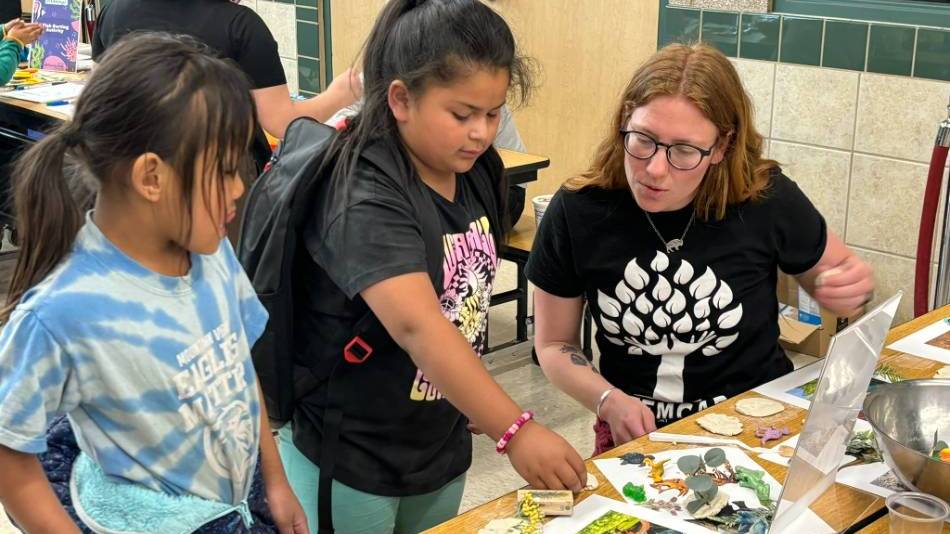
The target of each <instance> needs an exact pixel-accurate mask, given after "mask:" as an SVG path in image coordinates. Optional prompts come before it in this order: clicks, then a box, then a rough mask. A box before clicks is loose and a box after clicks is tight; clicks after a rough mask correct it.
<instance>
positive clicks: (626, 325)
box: [527, 44, 874, 453]
mask: <svg viewBox="0 0 950 534" xmlns="http://www.w3.org/2000/svg"><path fill="white" fill-rule="evenodd" d="M778 269H781V270H782V271H784V272H786V273H789V274H792V275H795V276H796V277H797V279H798V281H799V283H800V284H801V285H802V286H803V287H804V288H805V289H806V290H807V291H808V292H809V293H810V294H811V295H812V296H814V297H815V298H816V299H817V300H818V301H819V302H820V303H821V304H822V305H823V306H825V307H826V308H828V309H830V310H832V311H834V312H836V313H839V314H842V315H847V314H849V313H851V312H853V311H855V310H856V309H857V308H859V307H861V306H862V305H864V304H865V303H866V302H867V301H868V300H869V299H870V295H871V293H872V291H873V288H874V280H873V276H872V272H871V268H870V267H869V266H868V265H867V264H866V263H865V262H863V261H862V260H861V259H859V258H858V257H857V256H856V255H855V254H854V252H852V251H851V250H849V249H848V248H847V247H846V246H845V244H844V243H843V242H842V240H841V239H840V238H839V237H838V236H836V235H835V234H834V233H833V232H831V231H830V230H829V229H828V227H827V225H826V223H825V220H824V218H823V217H822V216H821V214H820V213H819V212H818V210H816V209H815V207H814V206H813V205H812V203H811V202H810V201H809V200H808V198H807V197H806V196H805V195H804V193H802V191H801V190H800V189H799V188H798V186H797V185H795V183H794V182H793V181H792V180H790V179H789V178H788V177H786V176H785V175H784V174H782V171H781V169H780V168H779V165H778V163H777V162H775V161H772V160H769V159H766V158H765V157H764V156H763V154H762V136H761V135H760V134H759V133H758V132H757V131H756V130H755V127H754V125H753V120H752V105H751V102H750V100H749V97H748V96H747V94H746V93H745V91H744V90H743V88H742V83H741V82H740V79H739V76H738V74H737V73H736V70H735V68H734V67H733V66H732V64H731V63H730V62H729V60H728V59H726V57H725V56H723V55H722V54H721V53H720V52H718V51H717V50H715V49H714V48H712V47H710V46H708V45H704V44H698V45H692V46H687V45H680V44H675V45H670V46H668V47H666V48H664V49H662V50H660V51H658V52H657V53H656V54H655V55H654V56H653V57H651V58H650V59H649V60H647V62H646V63H644V64H643V65H642V66H641V67H640V68H639V69H638V70H637V71H636V72H635V73H634V75H633V79H632V80H630V83H629V84H628V85H627V87H626V89H625V91H624V93H623V97H622V100H621V101H620V102H619V105H618V107H617V111H616V113H615V114H614V118H613V122H612V123H611V125H610V133H609V135H608V137H607V138H606V139H605V140H604V141H603V142H602V143H601V145H600V147H599V148H598V150H597V153H596V155H595V156H594V159H593V164H592V165H591V167H590V169H589V170H587V171H586V172H584V173H582V174H581V175H580V176H577V177H574V178H571V179H569V180H568V181H567V182H566V183H565V184H564V186H563V187H562V189H561V190H560V191H559V192H558V193H557V194H556V195H555V197H554V199H553V200H552V202H551V204H550V206H549V207H548V209H547V211H546V213H545V215H544V219H543V222H542V224H541V226H540V228H539V229H538V234H537V237H536V238H535V242H534V248H533V250H532V253H531V257H530V260H529V261H528V266H527V275H528V278H529V279H530V280H531V281H532V282H533V283H534V285H535V286H536V288H537V289H536V292H535V321H536V322H535V325H536V326H535V328H536V330H535V348H536V350H537V353H538V355H539V360H540V363H541V366H542V368H543V370H544V373H545V374H546V375H547V377H548V378H549V379H550V380H551V381H552V382H553V383H554V384H555V385H556V386H557V387H559V388H560V389H562V390H563V391H565V392H566V393H568V394H569V395H571V396H572V397H574V398H575V399H576V400H577V401H578V402H580V403H581V404H582V405H584V406H586V407H588V408H589V409H590V410H591V411H593V412H594V413H596V414H597V416H598V418H597V423H596V425H595V427H594V430H595V432H596V446H597V450H596V452H597V453H600V452H602V451H604V450H607V449H609V448H611V447H613V446H614V445H620V444H621V443H624V442H626V441H629V440H631V439H633V438H636V437H639V436H641V435H643V434H645V433H647V432H650V431H652V430H654V429H656V428H657V427H660V426H664V425H667V424H669V423H672V422H673V421H676V420H678V419H681V418H683V417H685V416H687V415H689V414H691V413H694V412H696V411H699V410H702V409H704V408H706V407H708V406H711V405H712V404H715V403H718V402H720V401H722V400H724V399H726V398H728V397H730V396H733V395H736V394H738V393H741V392H743V391H746V390H748V389H750V388H752V387H755V386H758V385H759V384H762V383H764V382H767V381H769V380H772V379H774V378H776V377H778V376H780V375H783V374H785V373H787V372H789V371H791V370H792V363H791V361H790V360H789V359H788V357H787V356H786V354H785V353H784V351H783V350H782V348H781V347H779V344H778V337H779V331H778V317H777V315H778V303H777V298H776V283H777V271H778ZM585 300H586V301H587V303H588V305H589V306H590V311H591V313H592V315H593V317H594V321H595V322H596V324H597V327H598V329H597V335H596V342H597V346H598V348H599V349H600V354H601V356H600V361H599V371H598V370H597V369H596V368H594V367H593V366H592V365H591V364H590V363H589V362H588V360H587V358H585V357H584V356H583V354H582V353H581V350H580V349H579V348H578V345H579V343H578V332H579V330H580V324H581V319H582V314H583V307H584V301H585Z"/></svg>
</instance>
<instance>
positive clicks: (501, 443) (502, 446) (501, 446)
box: [495, 412, 534, 454]
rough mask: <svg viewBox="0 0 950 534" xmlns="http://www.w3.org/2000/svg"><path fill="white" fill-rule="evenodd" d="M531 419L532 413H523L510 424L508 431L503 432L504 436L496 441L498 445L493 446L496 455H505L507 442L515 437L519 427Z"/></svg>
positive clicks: (532, 417)
mask: <svg viewBox="0 0 950 534" xmlns="http://www.w3.org/2000/svg"><path fill="white" fill-rule="evenodd" d="M532 419H534V413H532V412H524V413H523V414H521V417H519V418H518V419H517V420H516V421H515V422H514V423H512V424H511V426H510V427H508V431H507V432H505V435H504V436H502V437H501V439H500V440H498V445H496V446H495V450H496V451H497V452H498V454H505V453H506V452H508V451H507V450H506V449H507V448H508V442H509V441H511V438H513V437H515V434H516V433H517V432H518V431H519V430H521V427H523V426H524V425H525V423H527V422H528V421H530V420H532Z"/></svg>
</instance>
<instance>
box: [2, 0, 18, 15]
mask: <svg viewBox="0 0 950 534" xmlns="http://www.w3.org/2000/svg"><path fill="white" fill-rule="evenodd" d="M22 9H23V7H22V6H21V4H20V0H0V20H15V19H18V18H20V17H21V16H23V11H22Z"/></svg>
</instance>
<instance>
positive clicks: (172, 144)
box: [0, 33, 256, 322]
mask: <svg viewBox="0 0 950 534" xmlns="http://www.w3.org/2000/svg"><path fill="white" fill-rule="evenodd" d="M255 117H256V113H255V108H254V102H253V100H252V98H251V95H250V83H249V82H248V80H247V78H246V76H245V75H244V74H243V73H242V72H241V71H240V70H238V69H237V68H236V67H235V66H233V65H232V64H230V63H229V62H227V61H224V60H221V59H217V58H215V57H213V56H212V55H211V54H210V52H209V51H208V49H207V48H205V47H203V46H202V45H200V44H199V43H198V42H197V41H195V40H194V39H192V38H190V37H185V36H172V35H168V34H161V33H137V34H130V35H129V36H128V37H126V38H125V39H123V40H122V41H121V42H119V43H117V44H116V45H115V46H113V47H112V48H110V49H109V50H108V51H107V52H106V54H105V55H104V56H103V58H102V61H101V62H100V63H99V64H98V65H97V66H96V69H95V70H94V71H93V73H92V76H91V77H90V78H89V81H88V83H87V84H86V87H85V89H84V90H83V92H82V95H81V96H80V98H79V100H78V101H77V103H76V109H75V114H74V116H73V118H72V120H71V121H69V122H66V123H64V124H63V125H61V126H60V127H59V128H57V129H56V130H54V131H52V132H50V133H49V135H47V136H46V137H45V138H43V139H42V140H41V141H39V142H37V143H36V144H34V145H33V146H32V147H31V148H30V149H29V150H27V151H26V152H25V153H24V154H23V156H22V157H20V159H19V160H18V161H17V162H16V165H15V167H14V170H13V206H14V210H15V213H16V230H17V233H18V234H19V245H20V251H19V254H18V257H17V263H16V267H15V269H14V272H13V278H12V279H11V281H10V287H9V291H8V293H7V301H6V305H5V306H4V307H3V309H2V310H0V322H6V320H7V319H8V318H9V316H10V313H11V312H12V311H13V308H14V307H15V306H16V305H17V303H18V302H19V301H20V299H21V298H22V297H23V294H24V293H26V292H27V291H28V290H29V289H30V288H31V287H33V286H34V285H36V284H37V283H39V282H40V281H42V280H43V279H44V278H45V277H46V276H48V275H49V274H50V273H51V272H52V271H53V269H55V268H56V266H57V265H58V264H59V263H60V262H61V261H62V260H63V258H65V257H66V256H67V255H68V254H69V252H70V250H71V249H72V246H73V241H74V240H75V239H76V235H77V233H78V232H79V229H80V228H81V227H82V225H83V222H84V214H83V209H84V208H86V207H88V206H89V202H88V201H89V199H90V198H92V195H94V193H95V191H96V190H98V189H99V188H101V187H111V186H121V185H122V181H123V180H126V179H127V177H128V174H129V172H130V168H131V165H132V163H133V162H134V161H135V159H136V158H138V157H139V156H140V155H142V154H145V153H149V152H151V153H154V154H157V155H158V156H159V157H161V158H162V159H163V160H165V161H166V162H168V163H169V164H170V165H171V166H172V167H173V168H174V169H175V170H176V172H177V174H178V176H179V178H180V180H181V191H182V195H183V204H184V205H183V209H182V213H183V214H185V216H186V217H188V216H190V214H191V208H192V191H194V184H195V181H196V180H203V182H200V183H201V186H202V187H204V188H205V189H204V190H205V191H206V192H207V191H209V190H210V189H211V186H212V184H213V182H212V180H223V179H224V177H225V176H226V175H227V174H231V173H234V172H235V171H238V172H241V171H243V172H244V173H246V172H248V171H249V167H248V163H249V161H248V157H247V155H248V146H249V142H250V136H251V133H252V132H253V131H254V128H255V126H256V124H255V120H256V119H255ZM205 154H207V155H208V156H209V157H208V158H206V159H205V160H204V165H203V168H202V169H196V165H197V163H198V162H199V161H200V158H201V157H202V156H203V155H205ZM67 164H68V165H67ZM67 167H68V170H69V171H70V172H67ZM242 175H243V176H248V174H242ZM218 190H219V191H221V192H222V195H223V191H224V187H223V186H222V187H219V188H218ZM205 198H206V199H208V195H207V194H206V195H205ZM218 200H219V201H220V202H222V203H223V202H224V199H223V196H222V197H221V198H219V199H218ZM189 227H190V222H189V223H188V224H185V228H189ZM189 233H190V230H189Z"/></svg>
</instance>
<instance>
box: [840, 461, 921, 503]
mask: <svg viewBox="0 0 950 534" xmlns="http://www.w3.org/2000/svg"><path fill="white" fill-rule="evenodd" d="M835 482H838V483H840V484H844V485H845V486H851V487H852V488H856V489H859V490H861V491H866V492H868V493H873V494H874V495H877V496H879V497H887V496H888V495H890V494H891V493H894V492H895V491H906V490H903V489H899V487H900V486H899V484H900V481H898V480H897V477H896V476H894V474H893V473H891V469H890V468H889V467H887V464H885V463H884V462H876V463H873V464H859V465H852V466H851V467H845V468H844V469H839V470H838V476H837V477H835Z"/></svg>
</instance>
